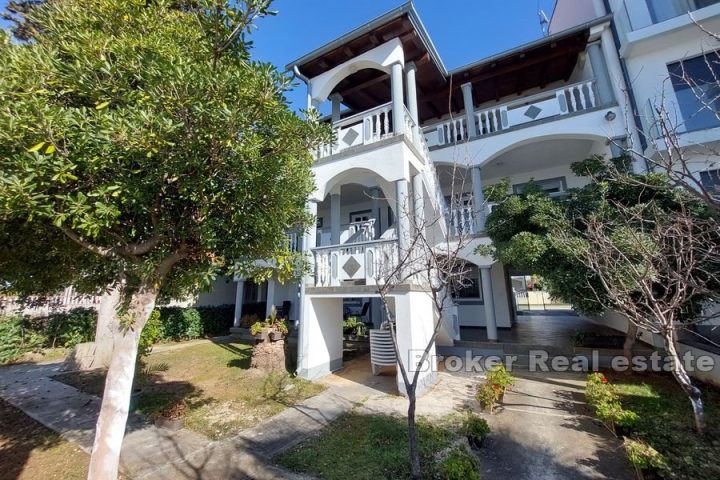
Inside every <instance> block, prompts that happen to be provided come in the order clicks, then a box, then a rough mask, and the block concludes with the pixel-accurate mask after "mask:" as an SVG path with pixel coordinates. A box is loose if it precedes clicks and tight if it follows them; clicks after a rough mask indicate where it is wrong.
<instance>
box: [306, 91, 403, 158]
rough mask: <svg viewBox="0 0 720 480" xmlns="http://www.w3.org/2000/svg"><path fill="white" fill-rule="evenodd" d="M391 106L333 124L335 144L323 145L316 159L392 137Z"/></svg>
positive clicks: (378, 108)
mask: <svg viewBox="0 0 720 480" xmlns="http://www.w3.org/2000/svg"><path fill="white" fill-rule="evenodd" d="M391 105H392V104H391V103H386V104H383V105H380V106H378V107H375V108H373V109H371V110H368V111H366V112H361V113H358V114H356V115H351V116H349V117H347V118H343V119H342V120H340V121H338V122H335V123H333V125H332V127H333V131H334V132H335V143H331V144H325V145H321V146H320V147H319V148H318V149H317V152H316V157H317V158H323V157H328V156H330V155H334V154H336V153H340V152H342V151H343V150H346V149H348V148H351V147H357V146H359V145H368V144H371V143H374V142H377V141H379V140H382V139H384V138H387V137H389V136H391V135H392V134H393V131H392V106H391Z"/></svg>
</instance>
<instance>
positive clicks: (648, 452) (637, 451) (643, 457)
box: [624, 439, 670, 473]
mask: <svg viewBox="0 0 720 480" xmlns="http://www.w3.org/2000/svg"><path fill="white" fill-rule="evenodd" d="M624 447H625V452H626V453H627V456H628V459H630V463H632V464H633V466H634V467H635V468H637V469H638V470H655V471H657V472H658V473H667V472H669V471H670V466H669V464H668V462H667V460H666V459H665V457H663V456H662V454H661V453H660V452H658V451H657V450H655V449H654V448H653V447H651V446H650V445H648V444H647V443H645V442H641V441H638V440H630V439H628V440H625V443H624Z"/></svg>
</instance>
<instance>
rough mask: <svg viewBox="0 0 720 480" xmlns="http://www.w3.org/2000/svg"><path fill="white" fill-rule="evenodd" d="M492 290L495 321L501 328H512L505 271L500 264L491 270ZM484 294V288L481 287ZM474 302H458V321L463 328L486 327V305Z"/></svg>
mask: <svg viewBox="0 0 720 480" xmlns="http://www.w3.org/2000/svg"><path fill="white" fill-rule="evenodd" d="M491 275H492V288H493V304H494V306H495V321H496V323H497V326H498V327H500V328H510V327H511V326H512V316H511V313H510V310H509V304H508V292H507V288H506V286H507V284H506V282H505V271H504V268H503V266H502V264H500V263H496V264H494V265H493V267H492V269H491ZM480 291H481V292H482V286H481V287H480ZM485 301H486V299H483V303H479V302H473V301H462V300H459V301H458V320H459V322H460V326H462V327H484V326H485V325H486V319H485V304H484V302H485Z"/></svg>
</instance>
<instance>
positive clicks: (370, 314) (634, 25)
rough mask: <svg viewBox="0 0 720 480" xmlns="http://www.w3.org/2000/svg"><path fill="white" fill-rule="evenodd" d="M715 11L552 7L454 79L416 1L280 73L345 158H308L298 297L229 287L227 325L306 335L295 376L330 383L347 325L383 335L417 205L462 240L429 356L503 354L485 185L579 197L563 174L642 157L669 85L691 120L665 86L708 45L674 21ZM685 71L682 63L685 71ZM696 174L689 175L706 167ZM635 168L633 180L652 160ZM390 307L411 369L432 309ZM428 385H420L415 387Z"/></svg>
mask: <svg viewBox="0 0 720 480" xmlns="http://www.w3.org/2000/svg"><path fill="white" fill-rule="evenodd" d="M715 3H716V2H712V1H708V0H704V1H703V0H680V1H672V0H669V1H666V2H654V1H651V0H648V1H647V2H645V1H644V0H630V1H626V2H622V1H620V0H617V1H615V0H612V1H609V2H603V1H602V0H558V2H557V5H556V9H555V12H554V15H553V18H552V21H551V22H550V26H549V33H550V34H549V35H548V36H546V37H545V38H542V39H540V40H537V41H534V42H531V43H528V44H525V45H520V46H518V47H516V48H513V49H511V50H508V51H506V52H503V53H500V54H497V55H493V56H492V57H489V58H485V59H482V60H479V61H477V62H474V63H472V64H469V65H466V66H464V67H461V68H457V69H454V70H448V69H447V68H446V67H445V66H444V65H443V63H442V60H441V59H440V57H439V55H438V53H437V51H436V50H435V48H434V46H433V43H432V41H431V39H430V38H429V36H428V34H427V32H426V30H425V28H424V26H423V24H422V22H421V21H420V19H419V17H418V15H417V13H416V11H415V9H414V7H413V5H412V3H408V4H406V5H403V6H402V7H399V8H397V9H395V10H393V11H391V12H388V13H387V14H385V15H383V16H381V17H379V18H376V19H375V20H372V21H370V22H368V23H367V24H365V25H362V26H360V27H359V28H357V29H356V30H353V31H352V32H349V33H348V34H346V35H344V36H342V37H340V38H338V39H336V40H335V41H333V42H331V43H329V44H327V45H325V46H322V47H320V48H318V49H317V50H315V51H313V52H311V53H309V54H307V55H305V56H303V57H302V58H299V59H297V60H295V61H293V62H291V63H290V64H289V65H288V66H287V68H288V69H291V70H294V71H295V73H296V75H297V76H298V77H299V78H301V79H303V80H305V81H306V83H307V84H308V105H309V106H315V107H319V106H321V105H322V104H323V103H325V102H328V103H330V104H331V111H332V114H331V118H330V119H329V121H331V122H332V125H333V128H334V129H335V131H336V133H337V143H335V144H334V145H327V146H325V147H323V148H321V149H319V151H318V152H316V154H317V161H316V163H315V165H314V167H313V171H314V174H315V180H316V190H315V192H314V194H313V195H312V198H310V201H309V203H308V208H309V210H310V212H311V213H313V214H315V215H316V216H317V228H316V229H315V231H312V232H309V233H308V234H307V235H305V237H304V238H303V239H299V238H293V245H295V246H296V247H297V248H304V250H305V251H307V252H308V253H309V254H310V256H311V258H312V260H313V263H314V274H313V275H311V276H309V277H308V278H305V279H304V280H303V282H301V283H300V284H284V285H283V284H280V283H279V282H277V281H275V280H274V279H271V280H270V281H268V282H265V283H263V284H261V285H257V284H255V283H253V282H252V281H251V280H245V281H243V280H240V281H238V282H237V291H236V315H235V316H236V322H239V320H240V317H241V315H242V314H243V313H251V312H262V311H263V310H264V312H265V313H269V310H270V308H271V306H272V305H283V303H284V304H285V308H286V309H287V310H288V311H287V314H289V316H290V318H291V319H298V320H299V321H300V324H299V329H300V334H299V365H298V368H299V374H300V375H301V376H303V377H307V378H316V377H319V376H322V375H324V374H327V373H329V372H331V371H333V370H336V369H338V368H339V367H340V366H341V365H342V351H343V344H342V322H341V319H342V318H343V315H344V314H346V313H347V312H348V310H352V311H357V312H356V313H360V314H362V315H363V316H364V317H365V319H366V320H368V321H371V322H372V323H374V324H375V325H376V326H379V324H380V323H381V322H382V320H383V315H382V309H381V308H380V303H379V300H378V299H377V298H376V297H377V294H376V293H375V291H376V288H375V287H374V286H373V284H374V279H375V272H377V269H381V268H388V267H389V266H392V265H393V262H396V261H397V258H398V256H399V255H402V254H403V252H404V251H405V249H407V247H408V246H407V232H408V231H409V228H410V223H411V222H410V220H409V219H408V217H407V216H406V215H403V214H402V212H403V211H407V209H406V210H403V208H402V207H403V206H410V207H412V208H410V209H409V211H410V212H412V215H414V216H415V219H418V220H421V219H423V218H442V219H443V221H441V222H433V223H432V226H431V227H429V229H430V231H429V232H428V235H429V236H430V237H432V238H435V239H437V243H438V244H439V243H441V242H444V241H446V239H448V238H450V239H452V238H453V237H454V236H456V235H457V234H458V232H463V233H466V234H470V235H471V236H472V242H471V245H470V247H469V248H466V249H465V250H464V251H465V252H466V254H465V255H464V259H465V260H466V261H467V262H468V266H469V268H470V272H471V275H470V276H471V279H470V280H471V282H470V284H469V285H468V287H467V288H464V289H463V290H462V291H460V292H456V294H455V302H456V304H457V308H456V309H453V310H450V311H449V312H448V315H447V318H445V319H443V328H442V329H441V332H440V335H439V336H438V338H437V342H436V343H437V344H438V345H452V344H453V343H454V342H455V341H457V340H460V339H461V332H460V326H476V327H484V328H486V331H487V338H488V339H489V340H496V339H497V329H498V328H512V327H513V323H514V320H515V313H516V312H515V308H516V307H515V304H514V292H513V288H512V286H511V281H510V272H509V271H508V269H507V268H505V266H504V265H502V264H500V263H498V262H496V261H495V260H494V259H492V258H490V257H486V256H482V255H478V254H476V253H474V250H475V248H474V247H475V246H477V245H481V244H488V243H489V239H488V238H487V236H486V235H485V234H484V226H485V218H486V216H487V213H488V208H487V205H486V202H484V199H483V187H484V186H487V185H492V184H494V183H496V182H499V181H500V180H501V179H503V178H509V179H510V181H511V191H512V192H518V191H520V190H521V189H522V187H523V185H525V184H526V183H528V182H529V181H531V180H533V181H535V182H537V183H538V184H539V185H541V186H542V188H544V189H546V190H547V191H548V192H549V193H551V194H553V195H562V194H563V193H564V192H566V191H567V189H569V188H573V187H580V186H582V185H583V184H584V183H585V182H587V179H585V178H582V177H577V176H575V175H574V174H573V173H572V172H571V170H570V165H571V163H573V162H575V161H578V160H582V159H585V158H587V157H588V156H590V155H594V154H598V155H604V156H607V157H611V156H614V155H616V154H618V153H619V152H620V150H619V149H618V148H617V147H616V145H617V144H622V143H623V142H633V144H638V143H640V142H641V141H642V140H641V137H644V135H638V133H637V132H636V126H635V123H634V116H633V114H632V112H633V111H634V109H633V108H632V105H633V102H634V104H637V105H641V106H642V105H645V104H647V103H648V102H651V101H652V99H653V98H654V95H656V94H657V92H658V89H659V88H662V86H663V85H665V87H666V89H667V91H666V94H667V95H666V98H668V99H670V98H673V99H674V101H676V102H677V105H679V110H680V112H684V111H685V107H684V105H685V104H684V102H689V101H691V100H690V99H688V97H687V96H686V95H685V94H684V93H683V91H682V89H681V88H680V87H677V86H675V85H671V84H670V83H665V84H663V79H665V78H667V77H668V69H669V70H670V71H671V72H672V69H673V68H675V67H674V64H675V62H678V61H681V60H684V59H689V58H690V57H692V56H693V55H701V54H702V52H703V51H708V50H710V49H712V48H716V47H717V46H716V45H715V43H717V42H714V41H711V40H710V39H709V38H706V37H705V36H703V34H701V33H700V32H699V31H698V30H697V28H696V27H694V26H692V25H691V24H690V23H689V18H688V17H687V15H681V13H682V12H683V11H687V9H692V10H696V12H695V14H696V18H698V19H704V20H707V21H708V27H709V28H713V29H715V31H719V32H720V5H715ZM660 4H661V5H662V8H660V7H658V5H660ZM711 4H713V5H711ZM630 7H632V8H630ZM701 39H702V40H701ZM478 40H479V41H482V38H479V39H478ZM488 40H489V39H488ZM688 62H694V61H693V60H688ZM694 65H695V64H694V63H692V64H691V63H688V66H689V67H690V68H691V71H695V70H693V69H695V68H696V67H695V66H694ZM697 68H700V67H697ZM700 70H701V68H700ZM626 79H633V83H632V87H633V91H634V96H631V97H628V95H626V92H627V91H628V90H629V88H628V87H629V86H628V85H627V83H626ZM673 95H674V97H673ZM626 122H629V124H627V123H626ZM716 122H717V121H716V120H714V121H713V119H712V118H710V116H708V117H707V118H706V117H705V116H703V117H702V118H692V119H688V121H687V122H686V124H687V133H686V134H684V136H686V137H687V141H694V140H695V139H696V138H697V139H704V140H715V139H717V138H718V136H719V135H720V130H718V129H717V128H715V127H717V126H720V125H717V124H716ZM628 135H630V138H626V137H628ZM702 160H703V162H702V165H705V166H698V171H700V170H703V169H704V170H707V166H706V164H707V162H708V161H713V160H712V159H707V158H705V159H702ZM634 168H635V169H636V170H637V171H641V170H642V169H644V168H645V165H644V162H639V161H638V162H637V163H636V164H635V165H634ZM705 175H714V174H713V173H712V172H711V173H707V174H705ZM708 178H710V179H712V178H717V175H715V176H714V177H708ZM708 181H710V180H708ZM451 197H453V198H454V199H455V201H454V202H452V203H448V200H449V199H450V198H451ZM448 206H451V208H448ZM448 210H450V211H448ZM515 273H516V274H518V275H526V274H529V273H531V272H515ZM393 299H394V305H393V308H394V309H395V314H396V318H397V330H398V341H399V347H400V351H401V353H402V354H403V355H407V358H406V364H411V363H412V362H411V357H412V354H411V353H410V352H411V351H412V350H418V349H422V348H424V347H425V344H426V342H427V339H428V335H429V332H430V330H431V328H432V324H433V308H432V305H431V304H430V299H429V296H428V295H427V293H426V291H424V287H423V286H422V285H416V284H408V285H406V286H404V287H403V288H398V289H397V290H396V291H395V292H394V293H393ZM366 305H367V306H366ZM405 352H406V353H405ZM433 377H434V373H433V372H432V371H428V372H424V373H423V374H422V376H421V378H422V381H421V387H420V389H421V390H422V386H424V385H427V384H429V383H430V382H432V380H433ZM399 383H401V382H399Z"/></svg>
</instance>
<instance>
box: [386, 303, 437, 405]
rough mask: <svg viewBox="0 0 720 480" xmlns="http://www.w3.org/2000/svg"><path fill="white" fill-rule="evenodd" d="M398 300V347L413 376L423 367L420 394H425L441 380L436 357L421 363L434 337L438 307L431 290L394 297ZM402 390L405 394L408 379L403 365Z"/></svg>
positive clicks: (398, 376) (419, 380) (420, 375)
mask: <svg viewBox="0 0 720 480" xmlns="http://www.w3.org/2000/svg"><path fill="white" fill-rule="evenodd" d="M393 298H394V300H395V328H396V332H397V342H398V351H399V353H400V357H399V358H398V361H400V362H402V363H403V365H404V366H405V369H406V371H407V373H408V376H409V377H410V378H412V377H413V375H414V374H415V371H417V370H420V374H419V376H418V383H417V391H416V392H417V394H418V396H420V395H422V394H423V393H424V392H425V391H426V390H427V388H428V387H430V386H431V385H432V384H433V383H435V381H436V380H437V365H436V364H435V363H434V362H433V361H427V362H425V363H424V364H420V363H419V361H420V359H421V357H422V352H423V351H424V350H425V347H427V345H428V343H429V341H430V338H431V337H432V334H433V330H434V326H435V322H434V319H435V315H436V311H435V308H434V307H433V303H432V298H431V297H430V294H429V293H427V292H408V293H404V294H401V295H397V296H395V297H393ZM428 358H430V359H434V358H435V342H433V345H432V347H430V354H429V357H428ZM397 384H398V391H399V392H400V394H402V395H405V394H406V393H407V392H406V390H405V383H404V382H403V379H402V376H401V373H400V369H399V368H398V373H397Z"/></svg>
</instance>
